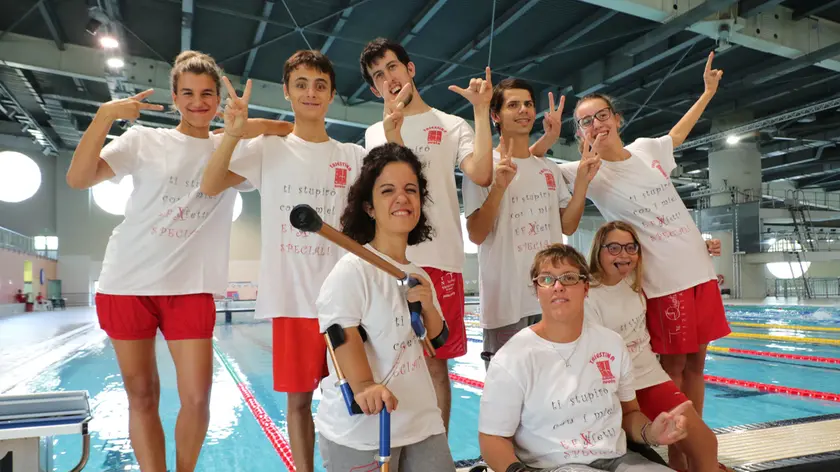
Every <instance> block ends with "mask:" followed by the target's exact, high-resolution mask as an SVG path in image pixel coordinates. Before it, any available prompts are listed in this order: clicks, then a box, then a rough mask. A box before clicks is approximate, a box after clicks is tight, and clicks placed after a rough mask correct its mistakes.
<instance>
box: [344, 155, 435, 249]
mask: <svg viewBox="0 0 840 472" xmlns="http://www.w3.org/2000/svg"><path fill="white" fill-rule="evenodd" d="M392 162H405V163H407V164H408V165H410V166H411V168H412V169H413V170H414V173H415V175H417V186H418V187H419V192H420V219H419V220H418V221H417V225H416V226H415V227H414V229H412V230H411V232H410V233H408V245H409V246H414V245H416V244H420V243H422V242H424V241H431V239H432V236H433V234H434V229H432V226H431V225H430V224H429V219H428V218H427V217H426V212H425V210H424V208H425V206H426V202H429V201H431V198H430V197H429V190H428V181H427V180H426V177H425V176H424V175H423V164H422V163H421V162H420V159H419V158H418V157H417V156H416V155H415V154H414V153H413V152H412V151H411V150H410V149H408V148H407V147H405V146H400V145H399V144H394V143H387V144H383V145H381V146H377V147H375V148H373V149H371V150H370V152H369V153H368V155H367V156H365V160H364V163H363V164H362V171H361V174H360V175H359V177H358V179H356V182H355V183H353V185H352V186H351V187H350V192H349V194H348V195H347V206H346V207H345V208H344V213H342V214H341V232H342V233H344V234H345V235H347V236H349V237H350V238H351V239H353V240H354V241H356V242H357V243H359V244H367V243H369V242H371V241H372V240H373V237H374V236H375V235H376V222H375V221H374V220H373V219H372V218H371V217H370V215H368V213H367V211H365V208H366V205H367V206H368V207H373V185H374V183H375V182H376V179H378V178H379V175H380V174H382V170H383V169H385V166H387V165H388V164H391V163H392Z"/></svg>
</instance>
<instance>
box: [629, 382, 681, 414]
mask: <svg viewBox="0 0 840 472" xmlns="http://www.w3.org/2000/svg"><path fill="white" fill-rule="evenodd" d="M636 400H637V401H638V402H639V408H641V409H642V413H644V414H645V416H647V417H648V419H649V420H651V421H653V420H655V419H656V417H657V416H659V414H660V413H662V412H665V411H671V410H673V409H674V408H676V407H678V406H680V405H682V404H683V403H685V402H687V401H688V397H687V396H685V394H684V393H682V392H680V389H678V388H677V384H675V383H674V382H673V381H671V380H669V381H667V382H662V383H661V384H659V385H654V386H652V387H648V388H643V389H641V390H636Z"/></svg>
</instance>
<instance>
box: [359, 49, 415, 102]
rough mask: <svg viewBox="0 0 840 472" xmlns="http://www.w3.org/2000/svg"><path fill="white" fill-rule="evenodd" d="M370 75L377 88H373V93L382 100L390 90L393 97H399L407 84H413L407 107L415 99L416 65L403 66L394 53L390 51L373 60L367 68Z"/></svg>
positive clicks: (411, 63)
mask: <svg viewBox="0 0 840 472" xmlns="http://www.w3.org/2000/svg"><path fill="white" fill-rule="evenodd" d="M367 71H368V74H370V76H371V78H372V79H373V83H374V84H375V85H376V86H375V87H371V89H370V90H371V91H372V92H373V93H374V95H376V96H377V97H380V98H382V97H383V96H384V95H385V94H386V91H388V90H390V92H391V94H392V95H397V94H398V93H400V90H402V88H403V86H404V85H406V84H412V89H411V93H409V95H408V98H406V101H405V105H406V106H408V104H409V103H411V99H412V98H413V97H414V93H415V89H414V87H413V85H414V63H413V62H409V63H408V64H403V63H402V62H400V60H399V59H398V58H397V55H396V54H395V53H394V51H391V50H390V49H389V50H387V51H385V54H384V55H383V56H382V57H381V58H379V59H375V60H373V62H372V64H371V65H370V66H368V67H367Z"/></svg>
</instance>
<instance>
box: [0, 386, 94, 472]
mask: <svg viewBox="0 0 840 472" xmlns="http://www.w3.org/2000/svg"><path fill="white" fill-rule="evenodd" d="M90 420H91V414H90V402H89V401H88V392H87V391H70V392H49V393H33V394H27V395H0V472H41V471H43V470H44V467H45V466H46V464H42V462H41V457H42V450H41V438H44V437H49V436H58V435H66V434H81V435H82V457H81V459H80V460H79V463H78V464H77V465H76V466H75V467H74V468H72V469H70V470H71V472H78V471H80V470H82V469H83V468H84V467H85V465H86V464H87V461H88V457H89V456H90V436H89V435H88V422H89V421H90Z"/></svg>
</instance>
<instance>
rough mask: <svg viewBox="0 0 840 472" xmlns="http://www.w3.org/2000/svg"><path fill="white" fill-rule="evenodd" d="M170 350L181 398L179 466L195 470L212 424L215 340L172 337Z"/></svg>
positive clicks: (182, 469)
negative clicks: (211, 406)
mask: <svg viewBox="0 0 840 472" xmlns="http://www.w3.org/2000/svg"><path fill="white" fill-rule="evenodd" d="M169 352H170V353H171V354H172V360H173V361H174V362H175V371H176V373H177V376H178V396H179V397H180V400H181V410H180V411H179V412H178V420H177V422H176V423H175V447H176V461H175V462H176V469H175V470H176V471H177V472H193V471H194V470H195V464H196V462H198V455H199V453H200V452H201V446H202V445H203V444H204V438H205V437H206V436H207V426H208V425H209V424H210V388H211V386H212V384H213V344H212V341H211V340H210V339H185V340H180V341H169Z"/></svg>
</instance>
